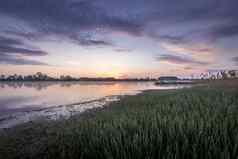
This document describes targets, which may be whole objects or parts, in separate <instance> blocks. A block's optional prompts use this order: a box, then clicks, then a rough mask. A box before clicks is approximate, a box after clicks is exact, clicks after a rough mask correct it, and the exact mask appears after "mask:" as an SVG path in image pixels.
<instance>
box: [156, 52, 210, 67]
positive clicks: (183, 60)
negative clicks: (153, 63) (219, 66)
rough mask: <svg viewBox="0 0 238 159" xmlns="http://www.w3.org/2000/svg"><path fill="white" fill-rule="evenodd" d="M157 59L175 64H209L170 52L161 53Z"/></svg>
mask: <svg viewBox="0 0 238 159" xmlns="http://www.w3.org/2000/svg"><path fill="white" fill-rule="evenodd" d="M156 59H157V60H158V61H161V62H169V63H173V64H190V65H208V63H207V62H202V61H197V60H195V59H192V58H188V57H182V56H176V55H169V54H166V55H165V54H164V55H159V56H157V57H156Z"/></svg>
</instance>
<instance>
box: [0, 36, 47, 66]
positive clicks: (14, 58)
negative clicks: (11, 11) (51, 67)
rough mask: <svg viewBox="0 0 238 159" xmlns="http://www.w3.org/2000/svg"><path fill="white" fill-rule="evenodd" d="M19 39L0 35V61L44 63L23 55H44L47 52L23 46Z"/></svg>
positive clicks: (29, 63)
mask: <svg viewBox="0 0 238 159" xmlns="http://www.w3.org/2000/svg"><path fill="white" fill-rule="evenodd" d="M24 47H26V46H25V44H24V43H23V42H22V41H21V40H19V39H13V38H7V37H3V36H0V63H1V64H14V65H46V64H45V63H43V62H39V61H35V60H29V59H26V58H25V57H34V56H45V55H47V54H48V53H47V52H45V51H42V50H39V49H29V48H24Z"/></svg>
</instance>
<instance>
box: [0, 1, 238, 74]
mask: <svg viewBox="0 0 238 159" xmlns="http://www.w3.org/2000/svg"><path fill="white" fill-rule="evenodd" d="M237 6H238V1H237V0H228V1H225V0H199V1H192V0H179V1H178V0H120V1H119V0H60V1H59V0H4V1H1V2H0V74H1V73H4V74H12V73H20V74H32V73H35V72H38V71H41V72H44V73H48V74H50V75H60V74H71V75H73V76H89V77H95V76H115V77H147V76H151V77H157V76H160V75H179V76H188V75H191V74H199V73H201V72H205V71H208V70H219V69H238V9H237Z"/></svg>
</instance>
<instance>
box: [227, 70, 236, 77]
mask: <svg viewBox="0 0 238 159" xmlns="http://www.w3.org/2000/svg"><path fill="white" fill-rule="evenodd" d="M228 74H229V76H230V78H236V70H230V71H228Z"/></svg>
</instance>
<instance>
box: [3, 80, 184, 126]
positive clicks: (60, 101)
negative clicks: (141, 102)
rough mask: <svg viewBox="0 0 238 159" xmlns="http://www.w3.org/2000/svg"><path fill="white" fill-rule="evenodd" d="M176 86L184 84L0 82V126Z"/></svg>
mask: <svg viewBox="0 0 238 159" xmlns="http://www.w3.org/2000/svg"><path fill="white" fill-rule="evenodd" d="M179 87H183V86H167V87H161V86H155V85H154V83H153V82H2V83H0V128H1V127H9V126H12V125H15V124H18V123H22V122H27V121H30V120H35V119H36V118H38V117H47V118H49V119H52V118H53V119H57V117H58V116H65V117H68V115H69V114H75V113H77V112H82V111H85V110H87V109H91V108H95V107H102V106H103V105H104V104H106V103H107V101H113V100H116V99H115V98H114V97H115V96H117V95H132V94H136V93H138V92H140V91H142V90H147V89H174V88H179ZM105 97H107V98H105ZM110 97H112V99H111V98H110ZM101 99H104V100H101ZM90 101H92V102H90ZM85 102H86V103H85ZM75 103H76V104H75ZM49 112H50V113H49ZM55 116H56V117H55Z"/></svg>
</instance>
